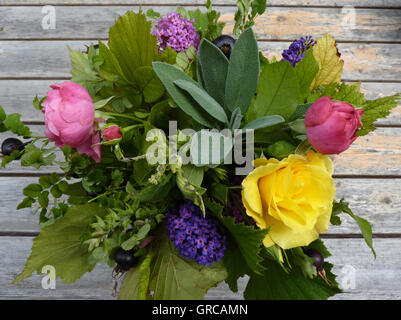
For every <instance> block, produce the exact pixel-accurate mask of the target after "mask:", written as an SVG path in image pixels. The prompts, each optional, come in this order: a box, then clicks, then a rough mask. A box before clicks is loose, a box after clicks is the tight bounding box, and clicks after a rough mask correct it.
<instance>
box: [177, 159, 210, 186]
mask: <svg viewBox="0 0 401 320" xmlns="http://www.w3.org/2000/svg"><path fill="white" fill-rule="evenodd" d="M182 171H183V175H184V177H185V178H186V179H187V180H188V182H189V183H190V184H192V185H193V186H197V187H200V186H201V184H202V181H203V176H204V173H205V171H204V169H203V168H199V167H195V166H193V165H191V164H189V165H185V166H183V167H182Z"/></svg>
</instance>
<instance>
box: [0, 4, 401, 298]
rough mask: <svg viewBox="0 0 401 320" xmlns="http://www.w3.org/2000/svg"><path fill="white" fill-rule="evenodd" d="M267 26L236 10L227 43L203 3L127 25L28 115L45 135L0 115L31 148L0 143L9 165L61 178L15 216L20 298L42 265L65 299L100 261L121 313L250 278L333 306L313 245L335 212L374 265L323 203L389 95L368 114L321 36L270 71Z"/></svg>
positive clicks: (43, 182) (256, 8)
mask: <svg viewBox="0 0 401 320" xmlns="http://www.w3.org/2000/svg"><path fill="white" fill-rule="evenodd" d="M265 10H266V1H256V0H255V1H239V2H238V11H237V13H236V14H235V25H234V29H233V30H232V36H230V35H223V34H222V33H223V29H224V27H225V24H224V23H222V22H219V18H220V14H219V13H218V12H216V11H215V10H214V9H213V8H212V5H211V1H207V4H206V10H204V11H201V10H200V9H197V10H195V11H188V10H186V9H184V8H179V9H177V11H176V12H173V13H170V14H168V15H166V16H163V17H162V16H161V15H160V14H158V13H157V12H155V11H154V10H152V9H151V10H149V11H147V12H146V14H145V13H144V12H142V11H139V12H138V13H135V12H132V11H129V12H127V13H126V14H125V15H123V16H121V17H119V18H118V19H117V20H116V22H115V24H114V25H113V26H112V27H111V28H110V32H109V41H108V43H107V44H105V43H103V42H102V41H99V43H98V44H96V45H91V46H90V47H88V48H87V49H83V51H73V50H71V49H69V50H70V55H71V64H72V70H71V74H72V79H71V81H67V82H63V83H58V84H54V85H52V86H51V90H50V91H49V92H48V93H47V96H46V97H44V98H42V99H41V98H38V97H36V98H35V99H34V107H35V108H36V109H38V110H41V111H42V112H43V114H44V121H45V124H46V132H45V136H44V137H38V136H33V135H32V133H31V131H30V129H29V128H28V127H26V126H25V125H24V124H23V123H22V122H21V120H20V115H18V114H9V115H6V114H5V113H4V111H3V109H1V110H0V123H1V129H2V131H7V130H9V131H11V132H13V133H14V134H17V135H19V136H21V137H23V138H24V139H27V140H28V141H27V142H25V143H24V142H22V141H21V140H19V139H16V138H9V139H7V140H5V141H4V142H3V144H2V153H3V156H4V157H3V162H2V165H3V167H5V166H6V165H7V164H8V163H9V162H11V161H20V162H21V165H22V166H33V167H35V168H39V167H41V166H51V165H53V166H54V165H58V167H59V169H58V170H57V172H55V173H52V174H51V175H43V176H41V177H40V178H39V181H38V183H36V184H30V185H28V186H26V188H25V189H24V190H23V194H24V196H25V198H24V200H23V201H22V202H21V203H20V204H19V205H18V209H22V208H31V207H32V208H33V210H34V212H35V213H37V214H38V218H39V222H40V226H41V229H42V231H41V232H40V234H39V236H37V237H36V238H35V240H34V244H33V247H32V253H31V255H30V257H29V259H28V261H27V263H26V266H25V268H24V269H23V271H22V272H21V274H19V275H18V276H17V277H16V279H15V282H18V281H21V280H23V279H25V278H27V277H29V276H31V275H32V274H33V272H35V271H37V272H39V273H40V272H41V271H42V268H43V267H44V266H45V265H51V266H53V267H54V268H55V271H56V274H57V277H60V278H61V279H62V281H63V282H64V283H71V282H75V281H77V280H78V279H79V278H80V277H81V276H82V275H84V274H85V273H86V272H90V271H91V270H92V269H93V268H94V266H95V265H96V264H98V263H107V264H108V265H109V266H110V268H111V269H112V270H113V277H114V279H115V280H116V281H117V280H118V281H119V280H121V285H120V288H119V298H120V299H202V298H203V297H204V295H205V293H206V292H207V291H208V289H210V288H212V287H215V286H217V285H218V284H219V283H221V282H223V281H225V282H226V283H227V284H228V286H229V288H230V289H231V290H232V291H234V292H236V291H238V288H237V280H238V279H239V278H240V277H243V276H245V275H247V276H248V279H249V280H248V283H247V286H246V289H245V291H244V298H245V299H327V298H329V297H330V296H332V295H334V294H337V293H339V292H341V290H340V289H339V288H338V285H337V283H336V280H335V275H334V274H333V273H332V272H331V269H332V265H331V264H330V263H328V262H327V261H325V258H326V257H328V256H329V255H330V253H329V251H328V250H327V248H326V247H325V245H324V243H323V241H322V240H321V239H320V238H319V236H320V235H321V234H323V233H324V232H325V231H326V230H327V229H328V227H329V224H333V225H340V224H341V219H340V213H345V214H348V215H350V216H351V217H352V218H353V219H355V220H356V223H357V224H358V225H359V227H360V229H361V231H362V234H363V237H364V239H365V240H366V243H367V245H368V246H369V247H371V248H372V251H373V253H374V250H373V247H372V230H371V227H370V224H369V223H368V222H367V221H366V220H364V219H362V218H360V217H358V216H356V215H355V214H353V213H352V211H351V209H350V207H349V205H348V203H347V202H346V201H345V200H344V199H341V200H340V201H336V200H335V191H336V189H335V185H334V180H333V178H332V174H333V165H332V161H331V159H330V157H329V156H328V155H330V154H339V153H341V152H343V151H345V150H347V149H348V148H349V147H350V145H351V144H352V143H353V142H354V141H355V139H357V137H358V136H362V135H366V134H368V133H369V132H370V131H373V130H374V129H375V127H374V126H373V123H374V121H376V119H378V118H381V117H384V116H387V115H388V114H389V111H390V109H391V108H393V107H395V106H396V105H397V102H398V100H399V95H395V96H391V97H384V98H380V99H377V100H367V99H365V97H364V95H363V94H362V93H361V92H360V88H359V84H358V83H349V84H346V83H342V82H341V72H342V69H343V61H342V60H340V54H339V52H338V50H337V47H336V42H335V40H334V39H333V38H332V37H330V36H329V35H327V34H326V35H324V36H323V37H321V38H319V39H316V41H315V40H314V39H312V37H310V36H308V37H305V38H301V39H299V40H296V41H294V42H293V43H292V44H291V46H290V47H289V49H288V50H285V51H284V52H283V54H282V59H271V60H268V59H267V58H266V57H265V56H264V55H263V53H262V52H260V50H259V48H258V43H257V39H256V36H255V34H254V32H253V30H252V26H253V25H254V22H255V19H256V18H257V17H258V16H259V15H261V14H263V13H264V12H265ZM224 30H226V29H224ZM50 142H52V143H54V144H55V146H52V145H51V144H50ZM60 149H61V151H62V153H61V151H60ZM344 241H346V240H344Z"/></svg>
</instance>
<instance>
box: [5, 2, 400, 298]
mask: <svg viewBox="0 0 401 320" xmlns="http://www.w3.org/2000/svg"><path fill="white" fill-rule="evenodd" d="M204 3H205V0H163V1H161V0H146V1H138V0H116V1H112V0H0V104H1V105H2V106H3V107H4V108H5V109H6V111H7V112H18V113H20V114H21V115H22V119H23V120H24V121H25V122H26V124H28V125H29V126H30V127H31V128H32V131H33V132H35V133H37V134H38V135H42V134H43V115H42V114H41V113H40V112H37V111H35V110H34V109H33V108H32V99H33V97H34V96H35V95H36V94H38V95H40V96H43V95H45V94H46V92H47V90H48V88H49V85H50V84H51V83H54V82H61V81H64V80H66V79H68V78H69V69H70V63H69V57H68V51H67V50H66V47H67V46H70V47H71V48H73V49H79V48H81V49H83V48H84V47H85V45H88V44H90V43H95V42H96V40H97V39H103V40H106V41H107V30H108V28H109V27H110V26H111V25H112V24H113V22H114V20H115V18H116V17H118V16H119V15H120V14H123V13H124V12H125V11H126V10H129V9H133V10H137V9H138V8H139V5H142V7H143V9H145V10H146V9H147V8H150V7H153V8H155V9H157V11H160V12H161V13H167V12H170V11H173V10H174V8H176V7H177V5H182V6H186V7H189V8H191V7H200V6H203V4H204ZM213 3H214V4H215V7H216V8H217V9H218V10H219V11H221V12H222V20H224V21H226V22H229V24H228V26H227V28H226V30H225V32H226V33H230V30H231V28H232V17H233V14H234V12H235V10H236V8H235V1H234V0H215V1H213ZM44 5H54V6H55V9H56V17H57V20H56V24H57V25H56V29H55V30H43V29H42V27H41V21H42V18H43V16H44V15H43V14H42V8H43V6H44ZM344 6H345V7H344ZM350 6H353V8H355V22H356V25H355V27H354V28H350V27H347V26H346V25H344V24H343V23H342V22H343V19H344V18H345V17H346V14H347V13H348V12H349V11H348V10H349V7H350ZM255 31H256V33H257V35H258V40H259V45H260V48H261V49H262V50H263V52H264V53H265V55H266V56H269V57H272V56H276V57H278V58H280V54H281V52H282V50H283V49H284V48H286V47H288V45H289V43H290V42H291V41H292V40H294V39H296V38H298V37H300V36H304V35H308V34H312V35H314V36H315V37H318V36H320V35H322V34H323V33H325V32H327V33H330V34H331V35H333V36H335V37H336V38H337V40H338V43H339V44H338V48H339V50H340V52H341V54H342V58H343V59H344V61H345V68H344V73H343V80H344V81H349V82H361V87H362V90H363V91H364V92H365V93H366V94H367V96H368V98H370V99H374V98H377V97H380V96H383V95H390V94H393V93H396V92H401V2H400V1H399V0H337V1H331V0H307V1H304V0H291V1H287V0H271V1H269V7H268V9H267V12H266V14H265V15H264V16H262V17H260V18H259V20H258V22H257V25H256V26H255ZM377 127H378V129H377V130H376V132H374V133H372V134H370V135H368V136H366V137H363V138H360V139H358V140H357V142H356V143H354V145H353V146H352V147H351V149H350V150H348V151H347V152H345V153H343V154H342V155H340V156H335V157H333V159H334V162H335V166H336V169H335V178H336V186H337V190H338V192H337V198H341V197H346V199H347V200H348V201H349V202H350V203H351V206H352V208H353V209H354V211H355V213H356V214H358V215H360V216H362V217H364V218H367V219H368V220H370V221H371V222H372V225H373V232H374V246H375V249H376V252H377V254H378V256H377V259H376V260H374V259H373V256H372V254H371V252H370V251H369V249H368V248H367V247H366V245H365V244H364V241H363V239H362V238H361V236H360V234H359V231H358V228H357V226H356V225H355V223H354V222H353V221H352V220H350V219H348V218H347V217H344V223H343V225H342V226H341V227H331V228H330V229H329V231H328V232H327V234H325V235H324V241H325V243H326V244H327V246H328V247H329V249H330V250H331V251H332V253H333V256H332V257H331V258H330V261H332V262H333V263H335V264H336V268H335V272H336V273H337V274H338V276H339V278H338V279H339V282H340V283H341V284H343V285H344V286H345V283H344V281H345V280H346V275H345V273H344V272H345V267H349V266H352V267H353V268H354V270H355V275H356V282H355V287H354V288H351V289H348V290H346V291H347V292H346V293H344V294H341V295H338V296H336V297H335V299H401V253H400V249H399V248H400V245H401V188H400V182H401V180H400V179H401V106H399V107H398V108H396V109H395V110H394V111H393V112H392V113H391V116H390V117H388V118H387V119H380V120H378V121H377ZM7 136H8V135H5V134H0V141H2V140H3V139H4V138H6V137H7ZM60 157H61V155H60ZM54 170H57V168H47V169H41V170H35V169H30V168H22V167H20V166H17V165H16V164H12V165H11V166H10V168H9V169H7V170H0V257H1V258H0V299H112V298H113V297H111V295H110V294H111V286H112V279H111V270H110V269H109V268H108V267H106V266H98V267H96V268H95V270H94V271H93V272H92V273H89V274H87V275H85V276H84V277H83V278H82V279H81V280H80V281H78V282H77V283H75V284H71V285H63V284H61V283H59V282H58V283H57V289H56V290H43V289H42V287H41V279H42V276H41V275H36V276H34V277H32V278H30V279H27V280H24V281H22V282H21V283H19V284H17V285H12V284H11V281H12V279H13V278H14V277H15V276H16V275H17V274H18V273H19V272H20V271H21V270H22V268H23V266H24V263H25V259H26V258H27V257H28V255H29V250H30V248H31V245H32V239H33V237H34V236H35V235H36V234H37V233H38V231H39V226H38V224H37V220H38V217H37V216H35V215H33V209H25V210H22V211H19V212H17V211H16V210H15V207H16V205H17V203H18V202H19V201H20V200H21V199H22V196H21V194H22V193H21V191H22V189H23V187H24V186H25V185H26V184H28V183H32V182H35V181H37V179H38V176H40V175H44V174H48V173H49V172H52V171H54ZM245 283H246V279H242V280H241V281H240V286H239V287H240V293H241V290H243V289H244V286H245ZM240 293H239V294H233V293H231V292H230V291H229V290H228V288H227V286H225V285H224V284H223V285H221V286H219V287H218V288H215V289H212V290H210V291H209V293H208V295H207V298H209V299H240V298H241V294H240Z"/></svg>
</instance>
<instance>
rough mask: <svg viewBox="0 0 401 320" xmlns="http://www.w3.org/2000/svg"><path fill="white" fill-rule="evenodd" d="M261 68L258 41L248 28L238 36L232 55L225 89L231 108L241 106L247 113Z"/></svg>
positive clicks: (229, 107)
mask: <svg viewBox="0 0 401 320" xmlns="http://www.w3.org/2000/svg"><path fill="white" fill-rule="evenodd" d="M259 69H260V62H259V48H258V43H257V41H256V37H255V34H254V33H253V31H252V29H247V30H245V31H244V32H243V33H242V34H241V36H240V37H239V38H238V40H237V42H236V43H235V46H234V48H233V50H232V53H231V56H230V62H229V65H228V71H227V80H226V89H225V102H226V103H225V105H226V106H227V108H228V109H229V110H231V111H234V110H235V109H236V108H238V107H239V108H240V109H241V112H242V114H245V112H246V111H247V109H248V106H249V104H250V102H251V100H252V98H253V96H254V95H255V92H256V88H257V85H258V79H259ZM266 115H267V114H266ZM252 120H254V119H252Z"/></svg>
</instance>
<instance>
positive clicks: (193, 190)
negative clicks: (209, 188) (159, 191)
mask: <svg viewBox="0 0 401 320" xmlns="http://www.w3.org/2000/svg"><path fill="white" fill-rule="evenodd" d="M176 182H177V187H178V189H180V191H181V193H182V195H183V196H184V197H185V198H186V199H189V200H191V201H192V202H193V203H194V204H196V205H197V206H199V207H200V209H201V211H202V213H203V215H205V204H204V202H203V198H202V195H203V194H204V193H205V192H206V189H205V188H202V187H200V186H196V185H193V184H191V183H190V182H189V180H188V179H187V177H185V175H184V171H183V170H178V171H177V179H176Z"/></svg>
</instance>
